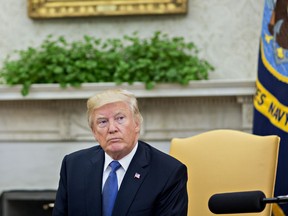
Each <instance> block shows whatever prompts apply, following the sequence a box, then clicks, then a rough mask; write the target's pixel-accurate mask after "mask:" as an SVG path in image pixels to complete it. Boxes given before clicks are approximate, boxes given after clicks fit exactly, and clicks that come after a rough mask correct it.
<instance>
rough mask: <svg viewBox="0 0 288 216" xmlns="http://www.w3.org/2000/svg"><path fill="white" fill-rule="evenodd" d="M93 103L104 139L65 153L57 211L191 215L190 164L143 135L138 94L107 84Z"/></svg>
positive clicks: (77, 215) (91, 116)
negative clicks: (187, 166) (189, 198)
mask: <svg viewBox="0 0 288 216" xmlns="http://www.w3.org/2000/svg"><path fill="white" fill-rule="evenodd" d="M87 108H88V112H87V113H88V122H89V126H90V128H91V130H92V132H93V135H94V137H95V139H96V140H97V141H98V143H99V144H100V145H97V146H95V147H92V148H89V149H84V150H80V151H77V152H74V153H72V154H69V155H66V156H65V157H64V159H63V162H62V166H61V172H60V181H59V187H58V191H57V196H56V201H55V205H54V209H53V216H64V215H65V216H68V215H69V216H111V215H113V216H124V215H131V216H140V215H141V216H152V215H155V216H162V215H167V216H172V215H175V216H186V215H187V206H188V195H187V188H186V184H187V169H186V166H185V165H183V164H182V163H181V162H179V161H178V160H176V159H175V158H173V157H171V156H169V155H167V154H165V153H163V152H161V151H159V150H157V149H155V148H153V147H152V146H150V145H148V144H147V143H145V142H143V141H140V140H138V138H139V133H140V128H141V123H142V116H141V114H140V112H139V109H138V105H137V100H136V98H135V96H134V95H133V94H131V93H130V92H128V91H126V90H121V89H120V90H107V91H104V92H102V93H100V94H98V95H96V96H93V97H91V98H89V100H88V102H87ZM112 164H117V168H115V170H114V165H112ZM111 170H112V171H111ZM111 182H114V183H111ZM115 183H116V186H115ZM112 185H113V186H112ZM115 187H116V188H117V189H114V192H111V191H113V189H111V188H115ZM115 190H116V191H115ZM107 191H109V194H108V195H106V194H107ZM113 197H114V198H113ZM107 203H108V204H107ZM107 205H109V206H108V207H107ZM113 206H114V207H113Z"/></svg>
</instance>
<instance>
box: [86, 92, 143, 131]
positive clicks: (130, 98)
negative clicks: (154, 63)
mask: <svg viewBox="0 0 288 216" xmlns="http://www.w3.org/2000/svg"><path fill="white" fill-rule="evenodd" d="M114 102H126V103H127V104H128V105H129V107H130V109H131V111H132V113H133V115H134V118H135V120H136V121H138V122H139V124H140V126H141V124H142V121H143V117H142V115H141V113H140V111H139V108H138V102H137V99H136V97H135V95H134V94H133V93H131V92H129V91H127V90H124V89H109V90H106V91H103V92H101V93H99V94H96V95H94V96H92V97H90V98H89V99H88V101H87V115H88V124H89V126H90V128H91V129H92V127H93V114H94V110H95V109H97V108H99V107H101V106H104V105H106V104H109V103H114Z"/></svg>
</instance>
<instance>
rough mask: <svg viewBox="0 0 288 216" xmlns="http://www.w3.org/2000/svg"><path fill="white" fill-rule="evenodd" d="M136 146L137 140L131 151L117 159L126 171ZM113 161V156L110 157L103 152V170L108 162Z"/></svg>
mask: <svg viewBox="0 0 288 216" xmlns="http://www.w3.org/2000/svg"><path fill="white" fill-rule="evenodd" d="M137 148H138V142H137V143H136V145H135V146H134V148H133V149H132V151H131V152H130V153H129V154H128V155H126V156H125V157H123V158H122V159H120V160H118V162H119V163H120V164H121V166H122V168H123V169H124V170H125V172H126V171H127V169H128V167H129V164H130V162H131V160H132V158H133V157H134V155H135V153H136V150H137ZM112 161H113V158H111V157H110V156H109V155H108V154H107V153H106V152H105V162H104V170H106V169H107V168H108V166H109V164H110V163H111V162H112Z"/></svg>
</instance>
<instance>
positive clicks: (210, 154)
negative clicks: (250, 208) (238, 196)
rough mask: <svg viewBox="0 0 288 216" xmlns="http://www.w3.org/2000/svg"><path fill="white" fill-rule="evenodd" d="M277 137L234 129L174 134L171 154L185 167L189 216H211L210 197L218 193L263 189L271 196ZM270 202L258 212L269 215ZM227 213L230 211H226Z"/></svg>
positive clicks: (262, 215)
mask: <svg viewBox="0 0 288 216" xmlns="http://www.w3.org/2000/svg"><path fill="white" fill-rule="evenodd" d="M279 142H280V138H279V137H278V136H276V135H270V136H257V135H253V134H249V133H245V132H240V131H236V130H212V131H208V132H204V133H202V134H199V135H195V136H192V137H188V138H174V139H172V141H171V149H170V154H171V155H172V156H174V157H175V158H177V159H179V160H180V161H182V162H183V163H184V164H185V165H186V166H187V168H188V197H189V208H188V215H189V216H210V215H215V214H213V213H212V212H211V211H210V210H209V208H208V201H209V199H210V197H211V196H212V195H214V194H218V193H228V192H242V191H254V190H260V191H263V192H264V194H265V195H266V197H273V194H274V185H275V176H276V169H277V160H278V149H279ZM271 212H272V205H271V204H267V205H266V207H265V209H264V210H263V211H262V212H260V213H251V214H250V213H247V214H244V215H245V216H252V215H253V216H256V215H257V216H260V215H261V216H270V215H271ZM225 215H230V214H225ZM236 215H243V214H231V216H236Z"/></svg>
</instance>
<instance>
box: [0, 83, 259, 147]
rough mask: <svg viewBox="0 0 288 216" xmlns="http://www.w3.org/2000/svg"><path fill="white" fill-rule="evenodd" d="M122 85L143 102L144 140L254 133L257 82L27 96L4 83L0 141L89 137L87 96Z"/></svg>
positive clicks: (88, 88) (50, 87) (48, 88)
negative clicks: (221, 132) (213, 132)
mask: <svg viewBox="0 0 288 216" xmlns="http://www.w3.org/2000/svg"><path fill="white" fill-rule="evenodd" d="M116 87H123V88H125V89H128V90H130V91H132V92H133V93H134V94H135V95H136V97H137V98H138V101H139V107H140V111H141V113H142V114H143V117H144V123H143V126H142V130H141V138H142V139H144V140H151V141H161V140H163V141H166V140H170V139H171V138H173V137H186V136H191V135H194V134H197V133H201V132H204V131H207V130H212V129H217V128H231V129H236V130H242V131H247V132H249V131H251V127H252V114H253V104H252V102H253V100H252V99H253V94H254V92H255V81H253V80H242V81H226V80H225V81H223V80H215V81H211V80H210V81H199V82H198V81H197V82H191V83H190V84H189V85H188V86H179V85H172V84H161V85H157V86H156V88H155V89H153V90H146V89H145V86H144V85H143V84H142V83H136V84H134V85H128V84H123V85H121V86H117V85H115V84H113V83H99V84H96V83H92V84H84V85H83V86H82V87H81V88H79V89H75V88H67V89H61V88H60V87H59V86H58V85H57V84H43V85H42V84H41V85H39V84H38V85H33V86H32V88H31V92H30V94H29V95H28V96H27V97H23V96H22V95H21V94H20V89H21V86H15V87H8V86H0V92H1V94H0V122H1V124H0V141H1V140H2V141H4V140H5V141H83V140H85V141H90V140H93V139H94V138H93V136H92V134H91V131H90V129H89V127H88V124H87V117H86V100H87V98H88V97H90V96H92V95H93V94H95V93H97V92H100V91H102V90H104V89H107V88H116Z"/></svg>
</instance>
